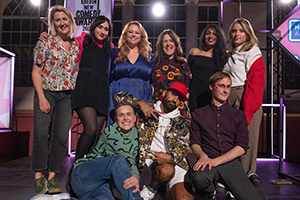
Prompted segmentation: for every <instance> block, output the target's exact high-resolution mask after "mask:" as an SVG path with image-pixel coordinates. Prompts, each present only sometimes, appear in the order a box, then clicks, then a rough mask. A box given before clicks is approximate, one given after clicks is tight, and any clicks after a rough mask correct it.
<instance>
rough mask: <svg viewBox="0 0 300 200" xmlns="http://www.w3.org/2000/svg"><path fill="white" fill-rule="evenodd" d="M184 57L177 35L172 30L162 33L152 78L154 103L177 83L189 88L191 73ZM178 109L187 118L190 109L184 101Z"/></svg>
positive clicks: (157, 47) (159, 38)
mask: <svg viewBox="0 0 300 200" xmlns="http://www.w3.org/2000/svg"><path fill="white" fill-rule="evenodd" d="M182 55H183V51H182V47H181V42H180V39H179V37H178V36H177V34H176V33H175V32H174V31H173V30H171V29H166V30H164V31H163V32H161V33H160V35H159V36H158V40H157V43H156V53H155V56H156V57H155V58H156V62H155V67H154V69H153V70H154V73H153V77H152V80H153V87H154V94H153V102H154V103H155V102H156V101H158V100H160V98H161V94H162V92H163V91H164V90H165V89H167V88H168V87H169V86H170V85H172V84H173V83H175V82H176V81H179V82H181V83H183V84H185V85H186V86H187V87H188V86H189V83H190V73H191V72H190V68H189V66H188V64H187V63H186V62H185V59H184V58H183V57H182ZM178 108H179V110H180V113H181V114H182V115H183V116H185V117H186V116H187V110H188V109H187V106H186V104H185V102H184V101H182V102H181V103H180V105H179V106H178Z"/></svg>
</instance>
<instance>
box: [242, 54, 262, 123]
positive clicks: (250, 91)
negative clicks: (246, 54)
mask: <svg viewBox="0 0 300 200" xmlns="http://www.w3.org/2000/svg"><path fill="white" fill-rule="evenodd" d="M265 71H266V69H265V66H264V61H263V57H262V56H261V57H259V58H258V59H257V60H255V62H254V63H253V64H252V65H251V67H250V70H249V71H248V73H247V82H246V85H245V93H244V96H243V110H244V112H245V114H246V117H247V122H248V124H250V122H251V120H252V117H253V114H254V112H255V111H256V110H258V109H259V107H260V106H261V105H262V101H263V94H264V86H265V79H266V77H265V76H266V75H265Z"/></svg>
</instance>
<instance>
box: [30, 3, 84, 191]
mask: <svg viewBox="0 0 300 200" xmlns="http://www.w3.org/2000/svg"><path fill="white" fill-rule="evenodd" d="M49 18H50V30H51V33H52V35H49V37H48V40H47V41H38V43H37V45H36V47H35V49H34V64H33V69H32V82H33V85H34V88H35V94H34V118H33V120H34V133H33V147H32V169H33V170H34V171H35V179H34V182H33V183H34V186H35V190H36V191H35V192H36V194H44V193H46V192H49V193H57V192H60V186H59V184H58V181H57V180H56V178H55V175H56V173H58V172H60V168H61V164H62V161H63V159H64V157H65V153H66V142H67V138H68V133H69V128H70V126H71V122H72V108H71V91H72V90H73V89H74V87H75V81H76V77H77V73H78V53H79V46H78V42H77V40H74V39H72V34H73V32H74V30H75V22H74V19H73V16H72V14H71V12H70V11H69V10H67V9H66V8H64V7H63V6H59V5H57V6H54V7H52V8H51V9H50V14H49ZM44 170H48V181H47V180H46V179H45V177H44V176H43V174H42V172H43V171H44Z"/></svg>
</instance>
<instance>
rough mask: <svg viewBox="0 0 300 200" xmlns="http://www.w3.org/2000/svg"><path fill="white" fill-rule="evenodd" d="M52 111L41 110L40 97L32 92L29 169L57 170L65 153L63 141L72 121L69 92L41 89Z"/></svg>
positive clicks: (65, 148)
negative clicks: (31, 137)
mask: <svg viewBox="0 0 300 200" xmlns="http://www.w3.org/2000/svg"><path fill="white" fill-rule="evenodd" d="M44 94H45V97H46V99H47V100H48V102H49V104H50V107H51V111H50V113H43V112H42V111H41V110H40V106H39V98H38V96H37V94H36V92H35V94H34V112H33V125H34V132H33V145H32V158H31V162H32V169H33V170H34V171H35V172H39V171H44V170H47V169H48V170H49V171H51V172H55V173H58V172H60V169H61V165H62V162H63V159H64V157H65V155H66V152H67V147H66V143H67V140H68V134H69V129H70V127H71V123H72V108H71V91H59V92H54V91H47V90H44Z"/></svg>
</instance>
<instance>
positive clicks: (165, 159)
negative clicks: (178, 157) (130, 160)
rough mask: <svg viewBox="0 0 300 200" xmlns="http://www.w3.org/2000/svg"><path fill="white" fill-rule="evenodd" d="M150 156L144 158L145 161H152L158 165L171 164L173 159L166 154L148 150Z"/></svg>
mask: <svg viewBox="0 0 300 200" xmlns="http://www.w3.org/2000/svg"><path fill="white" fill-rule="evenodd" d="M148 153H149V154H152V156H151V155H149V156H145V157H143V159H147V158H148V159H152V160H153V161H155V162H157V163H158V164H163V163H171V160H172V157H171V156H170V155H169V154H167V153H164V152H156V153H155V152H153V151H150V150H148Z"/></svg>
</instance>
